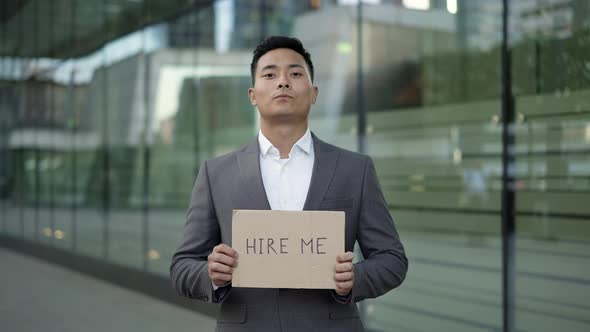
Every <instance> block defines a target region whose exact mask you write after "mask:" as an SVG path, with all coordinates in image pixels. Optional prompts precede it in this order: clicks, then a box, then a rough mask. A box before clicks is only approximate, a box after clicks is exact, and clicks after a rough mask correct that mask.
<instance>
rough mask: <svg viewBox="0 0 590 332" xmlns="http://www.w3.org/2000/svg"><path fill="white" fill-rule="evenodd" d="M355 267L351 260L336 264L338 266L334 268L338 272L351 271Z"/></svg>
mask: <svg viewBox="0 0 590 332" xmlns="http://www.w3.org/2000/svg"><path fill="white" fill-rule="evenodd" d="M353 269H354V266H353V265H352V263H350V262H348V263H340V264H336V267H335V268H334V270H335V271H336V273H342V272H349V271H352V270H353Z"/></svg>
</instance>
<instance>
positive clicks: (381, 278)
mask: <svg viewBox="0 0 590 332" xmlns="http://www.w3.org/2000/svg"><path fill="white" fill-rule="evenodd" d="M360 204H361V205H360V214H359V219H360V220H359V225H358V234H357V241H358V244H359V247H360V249H361V252H362V254H363V257H364V260H363V261H361V262H359V263H356V264H355V265H354V286H353V288H352V300H353V301H354V302H358V301H362V300H364V299H367V298H375V297H378V296H381V295H383V294H385V293H387V292H388V291H390V290H392V289H394V288H396V287H398V286H399V285H401V283H402V282H403V281H404V279H405V277H406V272H407V270H408V259H407V257H406V254H405V251H404V247H403V245H402V243H401V242H400V239H399V235H398V233H397V231H396V229H395V226H394V223H393V219H392V218H391V214H390V213H389V209H388V207H387V203H386V202H385V197H384V196H383V192H382V191H381V186H380V185H379V180H378V179H377V173H376V171H375V166H374V165H373V162H372V160H371V159H370V158H367V162H366V164H365V171H364V177H363V189H362V195H361V202H360Z"/></svg>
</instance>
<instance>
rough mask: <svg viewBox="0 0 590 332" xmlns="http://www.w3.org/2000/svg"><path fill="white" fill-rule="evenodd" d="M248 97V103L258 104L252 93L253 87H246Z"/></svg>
mask: <svg viewBox="0 0 590 332" xmlns="http://www.w3.org/2000/svg"><path fill="white" fill-rule="evenodd" d="M248 98H250V103H251V104H252V106H254V107H256V106H258V104H257V103H256V95H255V94H254V88H249V89H248Z"/></svg>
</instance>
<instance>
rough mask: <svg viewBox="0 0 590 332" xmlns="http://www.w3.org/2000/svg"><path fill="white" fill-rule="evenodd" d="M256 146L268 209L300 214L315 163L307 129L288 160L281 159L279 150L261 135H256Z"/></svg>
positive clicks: (309, 133) (292, 149)
mask: <svg viewBox="0 0 590 332" xmlns="http://www.w3.org/2000/svg"><path fill="white" fill-rule="evenodd" d="M258 144H259V145H260V173H261V175H262V183H264V190H265V191H266V197H267V198H268V202H269V203H270V208H271V209H272V210H290V211H301V210H303V205H304V204H305V199H306V197H307V191H308V190H309V183H310V182H311V173H312V171H313V163H314V150H313V140H312V138H311V132H310V131H309V129H307V131H306V132H305V134H304V135H303V136H302V137H301V138H300V139H299V140H298V141H297V142H296V143H295V144H294V145H293V147H292V148H291V151H290V152H289V157H288V158H287V159H281V156H280V153H279V150H278V149H277V148H276V147H274V146H273V145H272V143H271V142H270V141H269V140H268V139H267V138H266V137H265V136H264V135H263V134H262V131H260V132H259V134H258Z"/></svg>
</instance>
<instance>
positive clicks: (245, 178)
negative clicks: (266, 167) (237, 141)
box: [236, 138, 270, 210]
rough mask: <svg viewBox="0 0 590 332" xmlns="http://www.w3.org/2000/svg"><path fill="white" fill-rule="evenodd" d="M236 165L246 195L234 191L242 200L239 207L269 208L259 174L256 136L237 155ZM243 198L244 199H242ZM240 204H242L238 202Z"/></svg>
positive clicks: (258, 149) (258, 151)
mask: <svg viewBox="0 0 590 332" xmlns="http://www.w3.org/2000/svg"><path fill="white" fill-rule="evenodd" d="M237 157H238V167H239V169H240V181H241V184H242V186H241V187H242V188H243V189H244V190H245V191H246V193H247V197H244V194H243V193H236V196H237V197H239V198H240V199H239V201H240V202H244V205H243V206H240V208H247V209H252V210H270V204H269V203H268V197H267V196H266V192H265V190H264V184H263V183H262V175H261V174H260V147H259V145H258V138H256V140H254V141H253V142H252V143H250V144H249V145H247V146H246V148H245V149H244V150H243V151H240V152H239V153H238V155H237ZM244 198H246V200H245V201H244ZM239 205H242V204H239Z"/></svg>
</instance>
